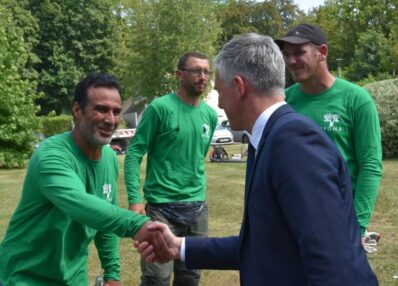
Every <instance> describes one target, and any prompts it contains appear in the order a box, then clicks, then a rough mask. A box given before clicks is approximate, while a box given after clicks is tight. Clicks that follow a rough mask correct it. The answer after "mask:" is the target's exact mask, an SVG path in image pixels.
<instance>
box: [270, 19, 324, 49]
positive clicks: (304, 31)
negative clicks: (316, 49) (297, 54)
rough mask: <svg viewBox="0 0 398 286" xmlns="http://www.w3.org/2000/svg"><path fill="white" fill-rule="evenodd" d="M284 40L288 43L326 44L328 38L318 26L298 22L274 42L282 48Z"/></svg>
mask: <svg viewBox="0 0 398 286" xmlns="http://www.w3.org/2000/svg"><path fill="white" fill-rule="evenodd" d="M285 42H287V43H290V44H304V43H309V42H311V43H314V44H316V45H323V44H326V45H327V43H328V40H327V38H326V34H325V32H324V31H323V30H322V29H321V28H320V27H319V26H316V25H311V24H299V25H297V26H294V27H293V28H291V29H290V30H289V31H287V33H286V35H285V36H283V37H282V38H279V39H277V40H275V43H276V44H277V45H278V46H279V48H280V49H283V44H284V43H285Z"/></svg>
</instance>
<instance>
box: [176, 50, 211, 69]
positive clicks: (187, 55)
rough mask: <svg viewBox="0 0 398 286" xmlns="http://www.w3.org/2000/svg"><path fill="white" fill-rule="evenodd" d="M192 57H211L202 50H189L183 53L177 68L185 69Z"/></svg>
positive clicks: (204, 58)
mask: <svg viewBox="0 0 398 286" xmlns="http://www.w3.org/2000/svg"><path fill="white" fill-rule="evenodd" d="M191 57H192V58H198V59H202V60H209V58H208V57H207V56H206V55H205V54H203V53H201V52H187V53H185V54H183V55H182V56H181V58H180V59H179V60H178V64H177V69H179V70H183V69H185V65H186V64H187V61H188V59H189V58H191Z"/></svg>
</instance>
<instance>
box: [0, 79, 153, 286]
mask: <svg viewBox="0 0 398 286" xmlns="http://www.w3.org/2000/svg"><path fill="white" fill-rule="evenodd" d="M120 112H121V99H120V85H119V83H118V81H117V80H116V79H115V78H114V77H113V76H110V75H107V74H98V73H93V74H90V75H88V76H87V77H86V78H84V79H83V80H82V81H81V82H80V83H79V84H78V85H77V87H76V90H75V98H74V102H73V105H72V114H73V119H74V129H73V131H72V132H65V133H62V134H59V135H55V136H52V137H50V138H48V139H47V140H45V141H44V142H43V143H41V144H40V146H39V147H38V149H36V151H35V152H34V153H33V156H32V158H31V160H30V162H29V167H28V169H27V172H26V177H25V181H24V185H23V189H22V195H21V199H20V202H19V204H18V207H17V209H16V210H15V212H14V214H13V216H12V218H11V220H10V223H9V226H8V229H7V231H6V233H5V236H4V240H3V241H2V242H1V244H0V281H1V282H0V284H1V283H4V285H29V286H43V285H46V286H50V285H54V286H58V285H71V286H79V285H82V286H87V285H88V284H89V283H88V270H87V269H88V265H87V257H88V247H89V244H90V242H91V241H92V240H94V242H95V245H96V247H97V250H98V254H99V258H100V260H101V265H102V268H103V269H104V280H105V284H104V285H107V286H117V285H120V282H119V280H120V258H119V239H118V236H120V237H133V238H134V239H135V240H139V241H142V240H143V239H145V240H146V239H149V240H151V241H154V239H160V238H159V237H157V238H155V237H154V235H153V234H151V233H149V232H148V231H147V229H146V227H143V226H144V225H150V224H151V222H147V221H148V220H149V218H147V217H145V216H143V215H138V214H135V213H132V212H130V211H127V210H125V209H122V208H118V207H117V206H116V205H117V177H118V173H119V166H118V160H117V158H116V156H115V153H114V151H113V150H112V149H111V148H110V147H109V146H108V143H109V142H110V141H111V139H112V134H113V132H114V131H115V130H116V128H117V126H118V125H119V121H120ZM155 236H156V234H155Z"/></svg>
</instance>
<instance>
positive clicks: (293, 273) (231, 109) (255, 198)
mask: <svg viewBox="0 0 398 286" xmlns="http://www.w3.org/2000/svg"><path fill="white" fill-rule="evenodd" d="M215 67H216V78H215V88H216V89H217V90H218V93H219V106H220V107H221V108H223V109H224V110H225V113H226V114H227V117H228V119H229V122H230V124H231V127H232V128H233V129H236V130H243V129H246V130H248V131H249V132H250V133H251V134H252V136H251V139H250V144H249V155H248V162H247V173H246V186H245V206H244V216H243V222H242V227H241V231H240V234H239V236H231V237H224V238H188V237H187V238H179V237H174V236H173V235H172V234H171V232H170V231H169V230H168V229H167V227H166V226H165V225H162V224H160V223H158V224H157V226H154V227H152V228H151V229H152V230H161V231H162V232H163V235H164V236H165V238H166V240H167V242H168V244H169V247H170V249H172V250H171V252H172V253H173V256H174V257H173V258H181V259H182V260H185V261H186V264H187V266H188V267H191V268H200V269H239V271H240V281H241V285H248V286H256V285H261V286H262V285H272V286H293V285H294V286H304V285H311V286H313V285H322V286H329V285H330V286H331V285H333V286H364V285H366V286H368V285H378V282H377V278H376V276H375V275H374V273H373V272H372V270H371V268H370V266H369V263H368V261H367V258H366V255H365V252H364V250H363V247H362V246H361V235H360V229H359V226H358V224H357V221H356V217H355V213H354V208H353V203H352V192H351V183H350V178H349V174H348V172H347V167H346V165H345V163H344V160H343V159H342V157H341V156H340V154H339V151H338V150H337V149H336V147H335V145H334V143H333V142H332V141H331V140H330V139H329V138H328V137H327V136H326V135H325V134H324V132H323V131H322V130H321V129H320V128H319V127H318V126H317V125H316V124H315V123H313V122H312V121H310V120H309V119H307V118H305V117H304V116H301V115H299V114H297V113H295V112H294V111H293V110H292V108H291V107H290V106H289V105H287V104H286V102H285V101H284V87H285V65H284V61H283V56H282V54H281V52H280V50H279V48H278V46H277V45H276V44H275V43H274V42H273V40H272V39H271V38H270V37H268V36H262V35H258V34H245V35H242V36H239V37H236V38H234V39H232V40H231V41H230V42H228V43H227V44H226V45H225V46H224V47H223V49H222V50H221V51H220V53H219V54H218V56H217V57H216V60H215ZM136 247H137V248H138V251H139V252H140V253H141V254H142V255H143V257H144V258H146V259H147V260H148V261H153V260H156V259H157V257H156V255H155V253H154V251H153V250H154V247H153V246H151V245H148V244H147V243H141V244H136Z"/></svg>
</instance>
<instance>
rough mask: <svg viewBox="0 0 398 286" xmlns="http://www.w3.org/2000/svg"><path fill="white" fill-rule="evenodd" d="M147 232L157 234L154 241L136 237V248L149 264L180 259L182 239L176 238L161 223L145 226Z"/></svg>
mask: <svg viewBox="0 0 398 286" xmlns="http://www.w3.org/2000/svg"><path fill="white" fill-rule="evenodd" d="M142 228H145V230H146V231H149V232H152V233H156V236H155V239H154V240H152V241H151V240H143V239H139V237H137V238H138V239H137V238H136V237H134V247H135V248H137V251H138V252H139V253H140V254H141V256H142V258H143V259H144V260H145V262H147V263H153V262H159V263H164V262H167V261H169V260H173V259H180V250H181V243H182V238H181V237H176V236H174V235H173V233H172V232H171V231H170V228H169V227H168V226H167V225H166V224H164V223H161V222H157V221H156V222H151V223H149V224H146V225H144V227H142Z"/></svg>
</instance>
